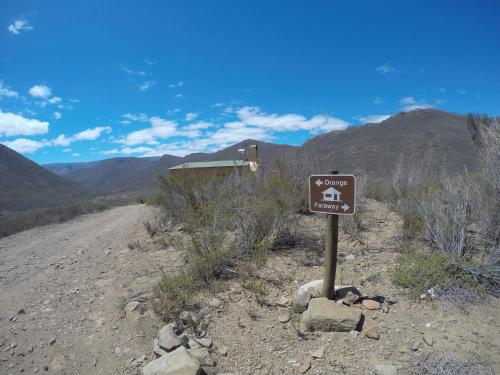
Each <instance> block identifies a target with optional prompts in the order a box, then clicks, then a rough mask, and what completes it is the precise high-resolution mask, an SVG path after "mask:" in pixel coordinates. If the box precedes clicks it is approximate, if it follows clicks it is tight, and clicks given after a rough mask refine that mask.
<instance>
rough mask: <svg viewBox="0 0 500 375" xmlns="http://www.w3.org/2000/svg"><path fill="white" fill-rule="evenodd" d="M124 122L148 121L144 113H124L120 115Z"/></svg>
mask: <svg viewBox="0 0 500 375" xmlns="http://www.w3.org/2000/svg"><path fill="white" fill-rule="evenodd" d="M122 117H123V119H124V120H125V121H128V122H131V121H143V122H146V121H148V120H149V118H148V116H147V115H146V114H145V113H139V114H137V115H136V114H133V113H125V114H123V115H122Z"/></svg>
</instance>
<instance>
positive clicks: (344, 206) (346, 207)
mask: <svg viewBox="0 0 500 375" xmlns="http://www.w3.org/2000/svg"><path fill="white" fill-rule="evenodd" d="M340 208H342V209H343V210H344V212H345V211H347V210H348V209H349V208H351V207H349V206H348V205H347V204H345V203H344V204H343V205H342V206H341V207H340Z"/></svg>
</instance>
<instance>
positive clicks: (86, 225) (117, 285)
mask: <svg viewBox="0 0 500 375" xmlns="http://www.w3.org/2000/svg"><path fill="white" fill-rule="evenodd" d="M154 214H155V213H154V211H153V209H151V208H149V207H147V206H144V205H131V206H125V207H118V208H114V209H111V210H108V211H105V212H101V213H97V214H91V215H86V216H82V217H79V218H77V219H75V220H73V221H71V222H67V223H63V224H54V225H48V226H45V227H41V228H35V229H32V230H29V231H25V232H22V233H18V234H16V235H13V236H11V237H7V238H4V239H1V240H0V294H1V298H0V373H1V374H19V373H26V374H33V373H37V372H38V373H57V374H106V375H108V374H123V373H135V371H136V370H134V369H131V368H130V366H129V365H128V362H129V361H130V360H131V359H132V358H137V357H139V356H141V355H143V354H145V353H147V352H148V351H151V337H152V336H153V335H154V332H156V329H157V324H158V323H157V322H156V320H155V319H140V318H142V317H140V318H139V319H136V318H131V319H129V317H127V318H126V319H122V318H123V310H122V309H120V308H119V307H118V305H119V298H120V296H122V297H130V296H131V295H133V294H135V293H138V292H141V291H143V290H147V289H148V288H149V287H150V286H151V284H152V283H153V282H154V281H155V280H157V277H158V274H159V273H160V270H159V266H160V265H166V266H167V269H168V268H170V269H172V270H173V269H174V268H175V267H176V264H177V263H176V260H177V257H176V255H175V251H173V249H171V250H165V249H163V250H161V249H158V250H150V251H149V252H148V253H147V256H145V254H144V253H141V252H140V251H138V250H137V249H134V250H131V249H128V248H127V245H128V243H129V241H131V240H137V239H138V240H144V241H146V240H147V239H148V237H147V233H146V231H145V229H144V225H142V223H143V222H144V221H146V220H149V219H150V218H151V217H153V216H154ZM131 315H132V314H131Z"/></svg>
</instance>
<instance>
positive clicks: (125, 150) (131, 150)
mask: <svg viewBox="0 0 500 375" xmlns="http://www.w3.org/2000/svg"><path fill="white" fill-rule="evenodd" d="M153 151H154V149H153V148H151V147H144V146H141V147H122V148H121V149H116V148H115V149H113V150H107V151H103V152H102V154H105V155H115V154H125V155H130V154H144V153H147V152H153Z"/></svg>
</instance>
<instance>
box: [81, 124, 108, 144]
mask: <svg viewBox="0 0 500 375" xmlns="http://www.w3.org/2000/svg"><path fill="white" fill-rule="evenodd" d="M110 132H111V128H110V127H109V126H98V127H95V128H93V129H87V130H84V131H81V132H79V133H76V134H75V135H74V136H73V139H74V140H75V141H95V140H96V139H97V138H99V137H100V136H101V134H102V133H110Z"/></svg>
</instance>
